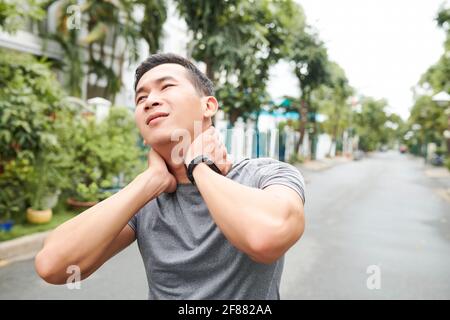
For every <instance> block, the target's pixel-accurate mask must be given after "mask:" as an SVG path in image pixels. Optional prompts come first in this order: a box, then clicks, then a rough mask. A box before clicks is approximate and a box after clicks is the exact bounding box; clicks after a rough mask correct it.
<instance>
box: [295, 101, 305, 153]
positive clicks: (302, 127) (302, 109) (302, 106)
mask: <svg viewBox="0 0 450 320" xmlns="http://www.w3.org/2000/svg"><path fill="white" fill-rule="evenodd" d="M298 112H299V114H300V126H299V129H298V132H299V133H300V139H299V140H298V141H297V143H296V144H295V153H298V149H299V148H300V146H301V145H302V144H303V139H304V137H305V130H306V123H307V121H308V119H307V116H308V105H307V104H306V102H305V100H302V101H301V103H300V108H299V109H298Z"/></svg>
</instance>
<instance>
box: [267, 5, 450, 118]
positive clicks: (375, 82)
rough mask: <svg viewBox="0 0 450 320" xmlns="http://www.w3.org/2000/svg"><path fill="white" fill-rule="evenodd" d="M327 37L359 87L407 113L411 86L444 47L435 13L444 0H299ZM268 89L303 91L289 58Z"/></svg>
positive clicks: (273, 91)
mask: <svg viewBox="0 0 450 320" xmlns="http://www.w3.org/2000/svg"><path fill="white" fill-rule="evenodd" d="M296 1H297V2H298V3H299V4H300V5H301V6H302V7H303V9H304V11H305V15H306V19H307V22H308V23H309V24H311V25H313V26H314V27H315V28H316V29H317V30H318V31H319V36H320V38H321V39H322V40H323V41H324V42H325V45H326V47H327V49H328V55H329V58H330V59H331V60H333V61H335V62H337V63H338V64H339V65H340V66H341V67H342V68H343V69H344V71H345V72H346V75H347V78H348V79H349V81H350V85H352V86H353V87H354V88H356V90H357V92H358V93H360V94H363V95H368V96H372V97H374V98H377V99H378V98H386V99H387V100H388V103H389V108H388V110H389V111H390V112H395V113H397V114H399V115H401V116H402V118H404V119H406V118H407V117H408V115H409V110H410V108H411V107H412V104H413V95H412V91H411V88H412V87H413V86H414V85H416V84H417V82H418V81H419V79H420V76H421V75H422V74H423V73H424V72H425V71H426V70H427V69H428V67H429V66H431V65H432V64H434V63H435V62H436V61H437V60H438V59H439V57H440V56H441V55H442V53H443V52H444V48H443V43H444V40H445V34H444V31H443V30H441V29H439V28H438V27H437V26H436V23H435V21H434V18H435V16H436V13H437V12H438V9H439V6H440V5H441V4H442V3H444V2H445V1H444V0H412V1H407V0H395V1H392V0H377V1H375V0H339V1H336V0H296ZM447 4H448V1H447ZM271 74H272V79H271V81H270V82H269V92H270V93H271V95H272V96H273V97H277V96H280V95H283V94H289V95H296V96H298V82H297V80H296V79H295V77H294V76H293V75H292V73H291V71H290V68H289V65H288V64H287V63H279V64H278V65H276V66H275V67H274V68H272V70H271Z"/></svg>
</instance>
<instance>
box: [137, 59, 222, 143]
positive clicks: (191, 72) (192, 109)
mask: <svg viewBox="0 0 450 320" xmlns="http://www.w3.org/2000/svg"><path fill="white" fill-rule="evenodd" d="M134 88H135V93H136V94H135V103H136V109H135V119H136V123H137V126H138V128H139V130H140V132H141V135H142V136H143V138H144V139H145V140H146V141H147V143H148V144H150V145H152V146H153V145H158V144H159V145H163V144H167V143H169V142H170V141H171V139H170V138H171V134H172V133H173V132H174V131H175V130H176V129H184V130H187V131H189V132H190V134H191V137H192V138H194V137H193V136H192V135H193V131H194V123H195V122H196V121H199V122H201V123H202V128H206V127H207V126H209V124H210V123H211V117H212V116H213V115H214V114H215V113H216V111H217V108H218V104H217V100H216V99H215V98H214V96H213V95H214V88H213V84H212V82H211V80H209V79H208V78H207V77H206V76H205V75H204V74H203V73H202V72H201V71H200V70H199V69H198V68H197V67H196V66H195V65H194V64H193V63H191V62H190V61H189V60H187V59H185V58H183V57H180V56H177V55H174V54H154V55H151V56H150V57H149V58H147V59H146V60H145V61H144V62H142V63H141V65H140V66H139V67H138V68H137V69H136V79H135V84H134ZM158 115H160V116H161V117H158V118H156V119H155V120H151V119H152V117H153V116H158ZM149 120H151V121H150V122H149Z"/></svg>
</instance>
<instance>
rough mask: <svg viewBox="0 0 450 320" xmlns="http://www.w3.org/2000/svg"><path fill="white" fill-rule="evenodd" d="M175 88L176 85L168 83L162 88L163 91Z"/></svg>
mask: <svg viewBox="0 0 450 320" xmlns="http://www.w3.org/2000/svg"><path fill="white" fill-rule="evenodd" d="M173 86H174V84H171V83H168V84H165V85H164V86H163V87H162V89H163V90H164V89H166V88H167V87H173Z"/></svg>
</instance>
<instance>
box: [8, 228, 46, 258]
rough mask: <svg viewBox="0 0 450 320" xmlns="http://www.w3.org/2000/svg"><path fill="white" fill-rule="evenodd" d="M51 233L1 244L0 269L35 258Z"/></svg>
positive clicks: (29, 236)
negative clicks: (12, 263)
mask: <svg viewBox="0 0 450 320" xmlns="http://www.w3.org/2000/svg"><path fill="white" fill-rule="evenodd" d="M50 232H51V231H44V232H38V233H34V234H31V235H28V236H24V237H20V238H17V239H13V240H8V241H4V242H1V243H0V267H1V266H4V265H7V264H9V263H11V262H16V261H21V260H26V259H31V258H33V257H34V256H35V255H36V253H38V251H39V250H40V249H41V248H42V246H43V244H44V240H45V238H46V237H47V235H48V234H49V233H50Z"/></svg>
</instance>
